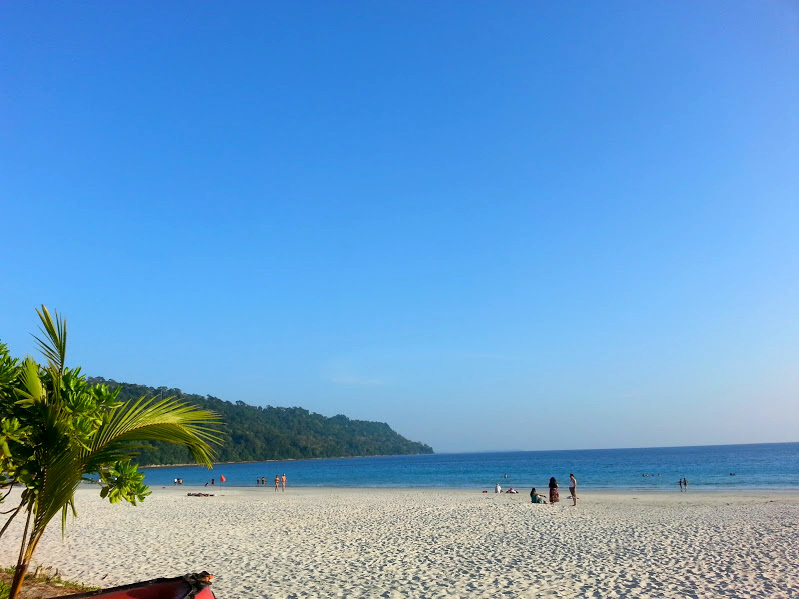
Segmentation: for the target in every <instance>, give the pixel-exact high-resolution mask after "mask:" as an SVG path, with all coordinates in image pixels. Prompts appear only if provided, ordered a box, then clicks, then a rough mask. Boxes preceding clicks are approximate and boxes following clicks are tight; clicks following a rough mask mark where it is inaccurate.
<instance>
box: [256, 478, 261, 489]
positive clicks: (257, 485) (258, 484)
mask: <svg viewBox="0 0 799 599" xmlns="http://www.w3.org/2000/svg"><path fill="white" fill-rule="evenodd" d="M255 486H256V487H260V486H261V477H260V476H256V477H255Z"/></svg>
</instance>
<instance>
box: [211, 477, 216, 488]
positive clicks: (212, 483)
mask: <svg viewBox="0 0 799 599" xmlns="http://www.w3.org/2000/svg"><path fill="white" fill-rule="evenodd" d="M214 484H215V483H214V479H213V478H212V479H211V486H212V487H213V486H214Z"/></svg>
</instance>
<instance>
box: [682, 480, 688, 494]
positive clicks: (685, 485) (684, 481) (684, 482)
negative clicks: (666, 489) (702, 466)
mask: <svg viewBox="0 0 799 599" xmlns="http://www.w3.org/2000/svg"><path fill="white" fill-rule="evenodd" d="M682 486H683V487H685V490H686V491H687V490H688V479H687V478H683V479H682Z"/></svg>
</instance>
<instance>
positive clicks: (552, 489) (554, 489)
mask: <svg viewBox="0 0 799 599" xmlns="http://www.w3.org/2000/svg"><path fill="white" fill-rule="evenodd" d="M558 501H560V491H559V490H558V481H556V480H555V477H554V476H553V477H552V478H550V479H549V503H550V504H553V503H557V502H558Z"/></svg>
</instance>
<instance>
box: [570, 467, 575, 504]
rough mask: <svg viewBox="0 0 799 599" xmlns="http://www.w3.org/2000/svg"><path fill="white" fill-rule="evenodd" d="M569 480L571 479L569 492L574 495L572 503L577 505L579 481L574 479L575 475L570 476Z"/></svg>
mask: <svg viewBox="0 0 799 599" xmlns="http://www.w3.org/2000/svg"><path fill="white" fill-rule="evenodd" d="M569 478H570V479H571V483H572V484H571V486H570V487H569V492H570V493H571V494H572V501H573V502H574V504H573V505H577V479H576V478H574V474H569Z"/></svg>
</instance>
